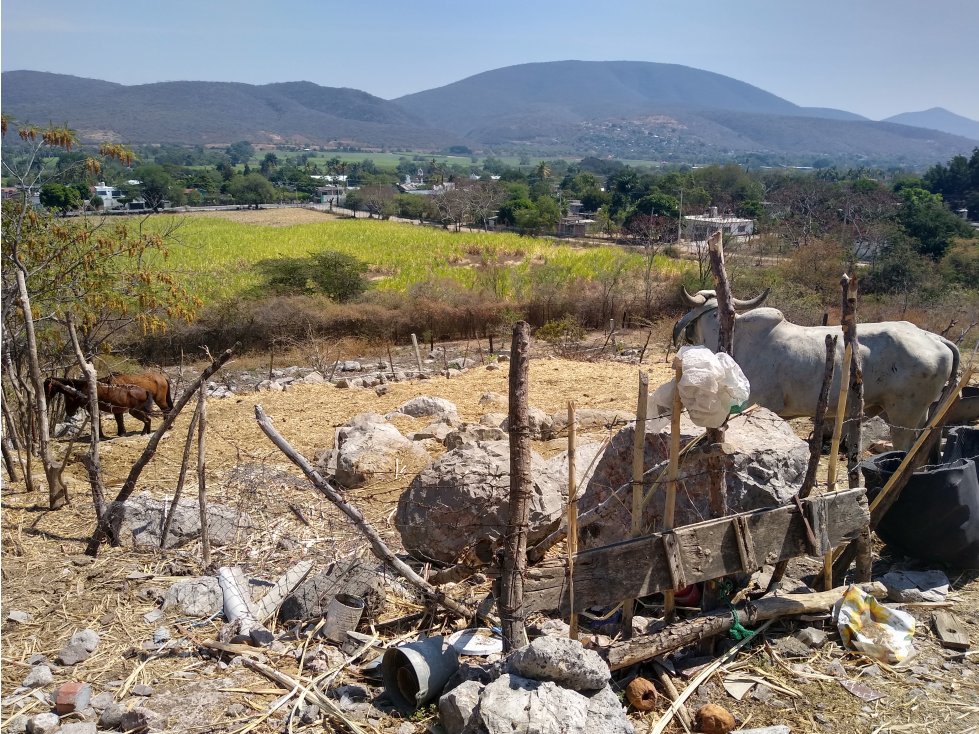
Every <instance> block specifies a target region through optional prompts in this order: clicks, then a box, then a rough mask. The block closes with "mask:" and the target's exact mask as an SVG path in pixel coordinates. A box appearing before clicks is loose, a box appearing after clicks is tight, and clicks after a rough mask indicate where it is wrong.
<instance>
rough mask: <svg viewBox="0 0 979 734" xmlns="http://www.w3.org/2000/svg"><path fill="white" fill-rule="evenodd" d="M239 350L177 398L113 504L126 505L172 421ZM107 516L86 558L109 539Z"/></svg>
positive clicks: (219, 360) (229, 352) (220, 358)
mask: <svg viewBox="0 0 979 734" xmlns="http://www.w3.org/2000/svg"><path fill="white" fill-rule="evenodd" d="M237 348H238V344H237V343H236V344H235V345H234V346H233V347H231V348H230V349H225V350H224V351H223V352H222V353H221V354H220V355H219V356H218V358H217V359H215V360H214V361H213V362H211V364H210V365H208V367H207V369H205V370H204V371H203V372H201V374H200V375H199V376H198V377H197V379H196V380H194V382H193V384H191V385H190V386H189V387H188V388H187V389H186V390H185V391H184V394H183V395H181V396H180V399H179V400H178V401H177V402H176V404H175V405H174V406H173V408H171V409H170V412H169V413H167V415H166V416H165V417H164V419H163V422H162V423H161V424H160V425H159V427H157V429H156V431H155V432H154V433H153V435H152V436H150V440H149V441H148V442H147V443H146V448H145V449H143V453H142V454H140V456H139V458H138V459H136V463H135V464H133V468H132V469H131V470H130V471H129V476H128V477H126V481H125V482H124V483H123V485H122V489H120V490H119V494H117V495H116V499H115V502H117V503H118V502H125V501H126V500H127V499H129V496H130V495H131V494H132V493H133V491H135V489H136V482H137V481H138V480H139V475H140V474H142V473H143V469H145V468H146V465H147V464H148V463H149V462H150V459H152V458H153V455H154V454H155V453H156V447H157V446H158V445H159V443H160V440H161V439H162V438H163V434H165V433H166V432H167V431H169V430H170V428H171V426H173V423H174V421H176V420H177V416H178V415H180V411H181V410H183V409H184V406H185V405H187V403H188V402H190V399H191V398H192V397H193V396H194V393H196V392H197V389H198V388H199V387H200V386H201V384H203V383H204V382H205V381H206V380H207V379H208V378H209V377H210V376H211V375H213V374H214V373H215V372H217V371H218V370H219V369H221V368H222V367H223V366H224V363H225V362H227V361H228V360H229V359H231V355H232V354H234V350H235V349H237ZM108 514H109V513H108V512H106V513H105V514H104V515H103V516H102V517H100V518H99V524H98V526H97V527H96V529H95V532H94V533H92V537H91V539H90V540H89V541H88V545H87V546H86V547H85V555H87V556H94V555H97V554H98V552H99V547H100V546H101V545H102V543H104V542H105V541H106V539H108V538H109V537H110V534H111V528H110V526H109V518H108V517H107V515H108Z"/></svg>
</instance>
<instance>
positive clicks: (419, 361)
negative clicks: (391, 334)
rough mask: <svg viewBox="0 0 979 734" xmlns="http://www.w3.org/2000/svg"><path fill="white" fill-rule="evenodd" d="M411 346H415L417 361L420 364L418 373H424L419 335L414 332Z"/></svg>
mask: <svg viewBox="0 0 979 734" xmlns="http://www.w3.org/2000/svg"><path fill="white" fill-rule="evenodd" d="M411 346H413V347H414V348H415V362H416V363H417V364H418V374H419V375H421V373H422V354H421V352H420V351H418V337H417V336H415V335H414V334H412V335H411Z"/></svg>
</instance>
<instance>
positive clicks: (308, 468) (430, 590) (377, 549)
mask: <svg viewBox="0 0 979 734" xmlns="http://www.w3.org/2000/svg"><path fill="white" fill-rule="evenodd" d="M255 420H256V421H258V427H259V428H261V429H262V432H263V433H264V434H265V435H266V436H268V437H269V440H271V441H272V443H274V444H275V445H276V446H277V447H278V448H279V450H280V451H281V452H282V453H283V454H285V455H286V457H287V458H288V459H289V460H290V461H291V462H292V463H293V464H295V465H296V466H298V467H299V468H300V469H301V470H302V472H303V474H305V475H306V478H307V479H309V481H310V482H312V484H313V486H314V487H316V489H318V490H319V491H320V492H321V493H322V494H323V495H324V496H325V497H326V498H327V499H328V500H330V502H332V503H333V504H334V505H336V506H337V507H338V508H339V509H340V511H341V512H343V514H344V515H346V516H347V517H349V518H350V519H351V520H352V521H353V523H354V525H355V526H356V527H357V529H358V530H360V532H361V533H363V535H364V537H366V538H367V541H368V542H369V543H370V546H371V549H372V550H373V551H374V555H376V556H377V557H378V558H380V559H381V560H383V561H384V562H385V563H387V564H388V565H390V566H391V567H392V568H393V569H395V570H396V571H397V572H398V573H399V574H401V576H402V577H403V578H404V579H406V580H407V581H409V582H410V583H411V584H413V585H414V586H415V587H417V588H418V589H420V590H421V591H422V592H423V593H424V594H425V595H426V596H428V597H430V598H432V599H433V600H435V601H436V602H438V603H439V604H441V605H442V606H444V607H445V608H446V609H448V610H449V611H452V612H455V613H456V614H458V615H459V616H460V617H463V618H465V619H472V618H473V617H474V616H475V612H473V610H472V609H470V608H469V607H467V606H466V605H465V604H461V603H459V602H457V601H456V600H455V599H452V598H451V597H448V596H446V595H445V594H443V593H442V592H441V591H439V590H438V589H436V588H435V587H434V586H432V585H431V584H430V583H428V582H427V581H426V580H425V579H423V578H422V577H421V576H419V575H418V574H417V573H415V571H414V570H412V568H411V567H410V566H409V565H408V564H407V563H405V562H404V561H402V560H401V559H400V558H398V557H397V556H396V555H394V553H392V552H391V549H390V548H388V547H387V545H386V544H385V543H384V541H383V540H382V539H381V536H380V534H379V533H378V532H377V530H376V529H375V528H374V526H373V525H371V524H370V523H369V522H368V521H367V519H366V518H365V517H364V515H363V514H362V513H361V511H360V510H358V509H357V508H356V507H354V506H353V505H351V504H350V503H349V502H347V501H346V500H345V499H344V498H343V495H341V494H340V492H339V491H338V490H337V489H336V488H335V487H334V486H333V485H332V484H330V483H329V482H328V481H327V480H326V479H324V478H323V477H322V476H320V473H319V472H318V471H316V469H314V468H313V467H312V465H310V463H309V462H308V461H307V460H306V458H305V457H304V456H303V455H302V454H300V453H299V452H298V451H296V450H295V449H294V448H293V447H292V446H291V445H290V444H289V442H288V441H286V440H285V439H284V438H283V437H282V435H281V434H280V433H279V432H278V431H277V430H275V427H274V426H273V425H272V421H271V420H270V419H269V417H268V416H267V415H266V414H265V411H264V410H262V406H261V405H256V406H255Z"/></svg>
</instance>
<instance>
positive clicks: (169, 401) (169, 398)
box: [163, 376, 173, 412]
mask: <svg viewBox="0 0 979 734" xmlns="http://www.w3.org/2000/svg"><path fill="white" fill-rule="evenodd" d="M163 380H164V382H166V385H167V411H168V412H169V411H171V410H173V396H172V395H171V394H170V379H169V378H168V377H166V376H164V378H163Z"/></svg>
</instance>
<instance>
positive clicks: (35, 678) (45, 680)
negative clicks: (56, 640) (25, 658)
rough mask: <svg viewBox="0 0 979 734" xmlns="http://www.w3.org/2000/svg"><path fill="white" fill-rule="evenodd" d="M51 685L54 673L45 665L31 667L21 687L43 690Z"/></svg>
mask: <svg viewBox="0 0 979 734" xmlns="http://www.w3.org/2000/svg"><path fill="white" fill-rule="evenodd" d="M51 683H54V673H52V672H51V668H49V667H48V666H47V665H33V666H31V672H30V673H28V674H27V677H26V678H24V682H23V683H21V685H22V686H24V688H43V687H44V686H47V685H50V684H51Z"/></svg>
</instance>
